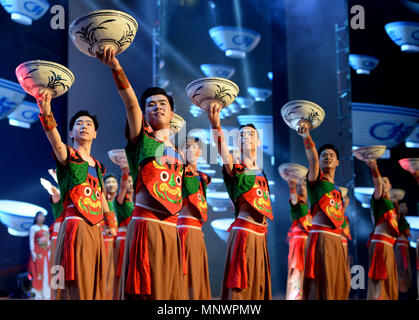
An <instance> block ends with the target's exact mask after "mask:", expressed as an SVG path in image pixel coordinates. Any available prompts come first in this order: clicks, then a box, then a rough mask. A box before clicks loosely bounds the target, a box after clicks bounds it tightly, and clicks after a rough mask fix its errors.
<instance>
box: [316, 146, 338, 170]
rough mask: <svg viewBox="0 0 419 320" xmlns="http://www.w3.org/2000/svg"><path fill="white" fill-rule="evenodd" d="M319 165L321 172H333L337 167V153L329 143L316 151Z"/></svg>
mask: <svg viewBox="0 0 419 320" xmlns="http://www.w3.org/2000/svg"><path fill="white" fill-rule="evenodd" d="M318 155H319V165H320V169H321V170H322V171H330V170H335V169H336V167H337V166H338V165H339V151H338V149H337V148H336V147H335V146H334V145H333V144H330V143H327V144H325V145H322V146H321V147H320V148H319V151H318Z"/></svg>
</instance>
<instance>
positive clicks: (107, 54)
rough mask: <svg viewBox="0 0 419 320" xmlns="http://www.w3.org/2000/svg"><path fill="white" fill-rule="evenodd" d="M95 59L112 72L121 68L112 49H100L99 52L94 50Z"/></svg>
mask: <svg viewBox="0 0 419 320" xmlns="http://www.w3.org/2000/svg"><path fill="white" fill-rule="evenodd" d="M96 58H97V59H98V60H99V61H100V62H102V63H104V64H106V65H107V66H109V67H111V68H112V69H114V70H117V69H120V68H121V66H120V64H119V61H118V59H117V58H116V57H115V49H114V48H113V47H101V48H100V50H96Z"/></svg>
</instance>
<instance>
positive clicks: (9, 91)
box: [0, 78, 26, 120]
mask: <svg viewBox="0 0 419 320" xmlns="http://www.w3.org/2000/svg"><path fill="white" fill-rule="evenodd" d="M25 96H26V92H25V91H24V90H23V89H22V87H21V86H20V85H19V84H18V83H16V82H13V81H10V80H6V79H1V78H0V120H1V119H4V118H5V117H7V115H9V114H10V113H11V112H13V110H15V109H16V107H17V106H18V105H19V104H20V103H21V102H22V101H23V99H25Z"/></svg>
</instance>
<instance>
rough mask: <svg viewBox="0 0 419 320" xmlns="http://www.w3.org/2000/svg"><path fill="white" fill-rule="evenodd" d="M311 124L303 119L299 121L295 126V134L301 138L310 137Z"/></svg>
mask: <svg viewBox="0 0 419 320" xmlns="http://www.w3.org/2000/svg"><path fill="white" fill-rule="evenodd" d="M310 128H311V123H310V122H308V121H307V120H305V119H301V120H300V121H298V124H297V133H298V134H299V135H300V136H302V137H303V138H306V137H309V136H310Z"/></svg>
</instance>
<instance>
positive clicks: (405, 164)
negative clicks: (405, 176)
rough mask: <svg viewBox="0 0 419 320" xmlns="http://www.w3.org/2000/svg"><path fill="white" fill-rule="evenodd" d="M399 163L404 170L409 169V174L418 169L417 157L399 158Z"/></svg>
mask: <svg viewBox="0 0 419 320" xmlns="http://www.w3.org/2000/svg"><path fill="white" fill-rule="evenodd" d="M399 164H400V166H401V167H402V168H403V169H404V170H406V171H409V172H410V173H411V174H414V173H415V172H416V171H419V158H404V159H400V160H399Z"/></svg>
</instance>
